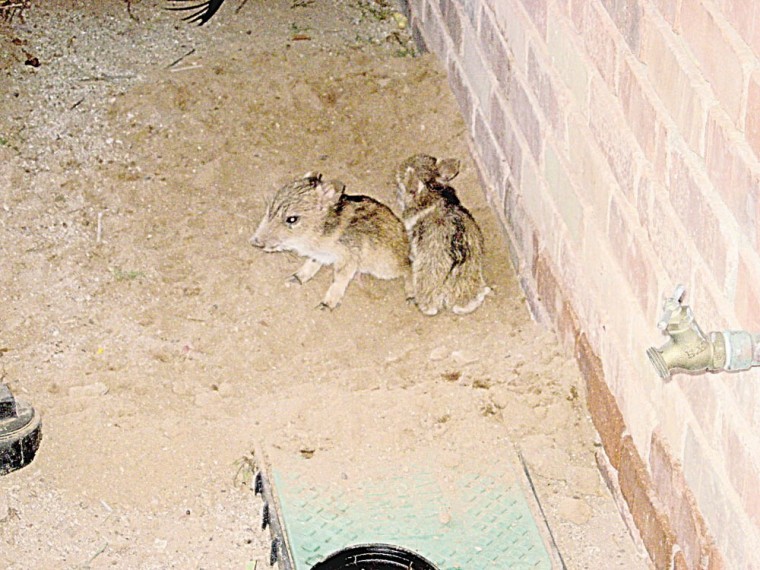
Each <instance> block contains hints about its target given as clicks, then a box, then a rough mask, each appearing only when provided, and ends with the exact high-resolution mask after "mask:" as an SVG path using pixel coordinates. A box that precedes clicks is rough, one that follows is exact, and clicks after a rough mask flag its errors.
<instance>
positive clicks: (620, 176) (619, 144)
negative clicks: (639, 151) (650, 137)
mask: <svg viewBox="0 0 760 570" xmlns="http://www.w3.org/2000/svg"><path fill="white" fill-rule="evenodd" d="M591 109H593V112H591V113H590V117H589V127H590V128H591V132H592V134H593V135H594V140H595V141H596V142H597V144H598V145H599V148H600V149H601V151H602V153H603V154H604V156H605V158H606V160H607V164H608V165H609V166H610V169H611V170H612V173H613V174H614V175H615V179H616V180H617V181H618V184H620V187H621V188H622V190H623V192H624V193H625V195H626V197H627V198H628V199H629V200H631V201H633V192H634V187H635V184H636V176H637V165H636V163H635V158H636V157H635V153H634V151H633V149H634V148H635V146H636V143H635V142H634V141H633V138H632V136H631V135H630V132H629V131H628V126H627V123H626V121H625V119H624V118H623V114H622V112H621V111H620V107H618V101H617V100H616V99H615V98H613V97H612V95H611V94H610V93H609V92H608V91H607V87H606V86H605V85H604V84H602V83H601V82H600V81H598V80H594V81H592V82H591Z"/></svg>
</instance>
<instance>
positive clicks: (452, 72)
mask: <svg viewBox="0 0 760 570" xmlns="http://www.w3.org/2000/svg"><path fill="white" fill-rule="evenodd" d="M448 76H449V85H450V86H451V92H452V93H453V94H454V98H456V100H457V103H458V104H459V109H460V111H461V112H462V117H463V118H464V121H465V123H467V126H468V127H470V126H471V125H472V113H473V109H474V107H475V104H474V101H473V100H472V93H471V92H470V88H469V86H468V85H467V83H466V82H465V79H464V75H463V73H462V68H461V67H460V66H459V63H457V62H456V61H455V60H453V59H452V60H451V61H450V62H449V73H448Z"/></svg>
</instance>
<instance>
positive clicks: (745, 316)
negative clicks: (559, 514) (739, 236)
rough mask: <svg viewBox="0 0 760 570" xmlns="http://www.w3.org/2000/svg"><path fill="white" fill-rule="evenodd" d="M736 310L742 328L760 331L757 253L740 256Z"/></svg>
mask: <svg viewBox="0 0 760 570" xmlns="http://www.w3.org/2000/svg"><path fill="white" fill-rule="evenodd" d="M753 258H754V259H753ZM734 310H735V312H736V315H737V316H738V317H739V322H740V324H741V326H742V328H744V329H746V330H750V331H760V265H759V264H758V262H757V256H756V255H754V256H751V257H750V254H749V253H747V254H746V255H740V256H739V271H738V274H737V277H736V301H735V309H734Z"/></svg>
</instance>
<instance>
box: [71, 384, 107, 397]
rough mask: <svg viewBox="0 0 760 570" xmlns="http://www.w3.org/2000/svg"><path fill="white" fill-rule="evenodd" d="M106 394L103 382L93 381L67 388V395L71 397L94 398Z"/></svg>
mask: <svg viewBox="0 0 760 570" xmlns="http://www.w3.org/2000/svg"><path fill="white" fill-rule="evenodd" d="M106 394H108V386H106V385H105V384H103V382H95V383H94V384H87V385H85V386H72V387H71V388H69V396H71V397H72V398H94V397H96V396H105V395H106Z"/></svg>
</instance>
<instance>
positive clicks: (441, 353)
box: [428, 346, 449, 361]
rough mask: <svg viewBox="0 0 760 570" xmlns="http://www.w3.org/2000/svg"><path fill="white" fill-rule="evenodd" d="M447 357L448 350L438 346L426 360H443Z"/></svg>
mask: <svg viewBox="0 0 760 570" xmlns="http://www.w3.org/2000/svg"><path fill="white" fill-rule="evenodd" d="M448 355H449V351H448V349H446V347H444V346H439V347H438V348H434V349H433V350H432V351H431V352H430V356H428V358H429V359H430V360H432V361H436V360H443V359H444V358H446V357H447V356H448Z"/></svg>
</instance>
